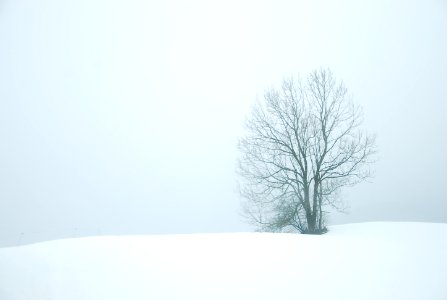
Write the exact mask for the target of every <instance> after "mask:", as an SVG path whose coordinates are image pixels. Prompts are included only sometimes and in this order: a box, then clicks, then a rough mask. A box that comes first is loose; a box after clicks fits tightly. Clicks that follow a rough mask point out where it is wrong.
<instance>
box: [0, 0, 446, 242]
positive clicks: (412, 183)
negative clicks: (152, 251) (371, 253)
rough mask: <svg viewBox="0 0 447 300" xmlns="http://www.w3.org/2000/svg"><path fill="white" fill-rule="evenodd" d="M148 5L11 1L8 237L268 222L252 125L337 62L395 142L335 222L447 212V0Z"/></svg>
mask: <svg viewBox="0 0 447 300" xmlns="http://www.w3.org/2000/svg"><path fill="white" fill-rule="evenodd" d="M148 2H149V1H143V0H130V1H129V0H128V1H102V0H94V1H93V0H78V1H68V0H67V1H63V0H38V1H36V0H22V1H14V0H3V1H0V46H1V47H0V140H1V144H0V145H1V147H0V245H1V244H2V243H4V244H8V243H9V244H11V243H12V244H14V243H16V242H17V240H20V239H22V238H24V239H26V240H27V241H31V240H33V239H34V240H35V239H44V238H53V237H60V236H70V235H73V234H78V233H79V234H96V233H183V232H221V231H247V230H252V228H251V227H249V226H248V225H246V224H244V223H242V221H241V218H240V216H239V208H240V206H239V203H240V198H239V196H238V194H237V192H236V190H237V189H236V180H237V177H236V174H235V172H234V170H235V164H236V158H237V150H236V144H237V140H238V138H239V137H240V136H241V135H242V128H243V120H244V118H245V117H246V116H248V113H249V111H250V110H249V109H250V106H251V104H252V103H253V101H254V100H255V99H256V97H260V96H262V94H263V91H264V90H265V89H266V88H269V87H271V86H272V85H274V84H277V83H279V82H280V81H281V80H282V78H283V77H284V76H289V75H294V74H298V73H300V74H301V75H306V74H307V73H308V72H309V71H310V70H312V69H314V68H319V67H320V66H323V67H330V68H331V69H332V71H333V72H334V73H335V75H336V76H337V77H338V78H340V79H342V80H343V81H344V82H345V84H346V85H347V87H348V89H349V90H350V92H351V94H352V95H353V97H354V99H355V100H356V101H357V102H358V103H360V104H361V105H362V106H363V108H364V113H365V127H366V128H367V129H368V130H370V131H371V132H375V133H376V134H377V137H378V140H377V142H378V147H379V151H380V153H379V159H380V160H379V162H378V163H377V164H376V166H375V170H376V175H375V178H374V179H372V180H371V181H372V183H365V184H361V185H359V186H356V187H355V188H351V189H348V190H346V191H345V193H343V196H344V197H345V198H346V200H347V201H348V202H349V204H350V206H351V209H350V214H348V215H340V214H333V215H332V216H331V222H332V223H340V222H358V221H371V220H407V221H436V222H447V201H445V200H447V199H446V196H445V193H444V192H443V187H444V186H445V185H446V184H447V179H446V178H447V176H445V174H444V170H445V169H447V158H446V153H447V134H446V133H445V129H446V124H447V121H446V118H445V115H446V113H447V104H446V103H447V98H446V95H447V58H446V53H447V3H446V2H445V1H442V0H429V1H423V2H422V1H394V2H391V1H372V0H370V1H354V0H342V1H337V2H334V1H329V0H321V1H251V2H249V1H219V2H215V1H158V3H156V2H155V1H151V2H150V3H148ZM21 233H23V235H21ZM21 236H22V237H21Z"/></svg>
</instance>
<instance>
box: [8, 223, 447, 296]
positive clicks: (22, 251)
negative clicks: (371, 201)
mask: <svg viewBox="0 0 447 300" xmlns="http://www.w3.org/2000/svg"><path fill="white" fill-rule="evenodd" d="M446 253H447V224H430V223H360V224H350V225H341V226H332V227H331V228H330V232H329V233H328V234H326V235H323V236H310V235H297V234H272V233H232V234H192V235H164V236H101V237H87V238H77V239H66V240H57V241H50V242H43V243H38V244H33V245H26V246H20V247H10V248H3V249H0V299H1V300H71V299H73V300H74V299H76V300H84V299H95V300H102V299H104V300H115V299H116V300H118V299H119V300H122V299H132V300H138V299H169V300H171V299H194V300H198V299H207V300H209V299H244V300H247V299H257V300H259V299H261V300H263V299H281V300H284V299H374V300H378V299H390V300H391V299H392V300H395V299H405V300H410V299H431V300H436V299H440V300H441V299H447V286H446V285H445V283H446V278H447V259H446V256H445V254H446Z"/></svg>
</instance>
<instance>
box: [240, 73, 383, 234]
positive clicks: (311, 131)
mask: <svg viewBox="0 0 447 300" xmlns="http://www.w3.org/2000/svg"><path fill="white" fill-rule="evenodd" d="M264 100H265V101H263V102H261V101H258V102H257V103H256V105H255V106H254V108H253V112H252V115H251V118H250V119H248V121H247V123H246V129H247V134H246V136H245V137H244V138H242V139H241V140H240V142H239V150H240V151H241V154H242V155H241V157H240V159H239V165H238V173H239V174H240V176H241V182H240V192H241V195H242V196H243V197H244V198H245V200H246V201H245V202H244V213H245V216H246V217H247V218H248V220H249V221H250V222H253V223H254V224H256V225H257V226H259V227H260V229H261V230H268V231H281V230H283V229H284V228H287V227H289V228H290V227H293V228H295V229H296V230H298V231H299V232H301V233H322V232H325V231H326V227H325V215H326V213H327V211H326V210H325V209H326V208H328V207H333V208H336V209H338V210H340V209H341V206H340V205H341V204H342V203H343V202H342V201H340V199H339V197H337V195H338V192H339V191H340V189H341V188H342V187H344V186H349V185H353V184H356V183H358V182H359V181H361V180H363V179H365V178H367V177H368V176H370V172H369V165H370V163H371V162H372V161H371V157H372V155H373V154H374V152H375V146H374V137H373V136H370V135H367V134H366V133H365V132H364V131H363V130H361V129H360V125H361V123H362V114H361V110H360V108H359V107H358V106H356V105H355V104H354V103H353V102H352V101H351V99H350V97H349V96H348V93H347V89H346V88H345V86H344V85H343V83H341V82H337V80H336V79H335V78H334V76H333V75H332V73H331V71H330V70H324V69H320V70H317V71H314V72H312V73H311V74H310V75H309V76H308V78H307V80H300V79H298V80H296V79H293V78H290V79H285V80H284V81H283V84H282V87H281V89H279V90H278V89H271V90H269V91H267V92H266V93H265V95H264Z"/></svg>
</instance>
